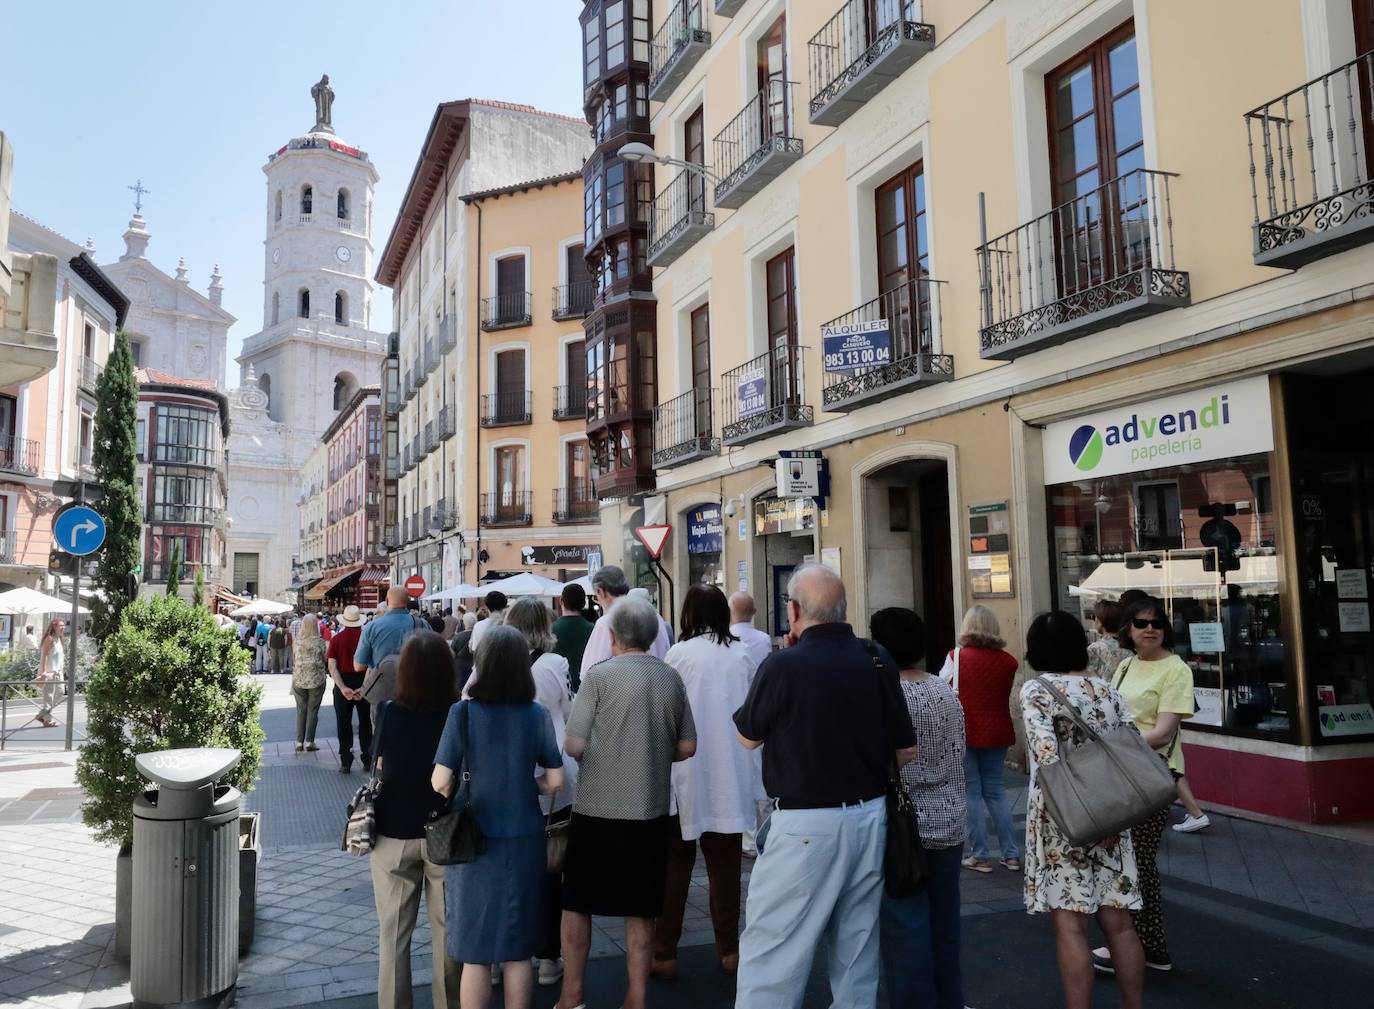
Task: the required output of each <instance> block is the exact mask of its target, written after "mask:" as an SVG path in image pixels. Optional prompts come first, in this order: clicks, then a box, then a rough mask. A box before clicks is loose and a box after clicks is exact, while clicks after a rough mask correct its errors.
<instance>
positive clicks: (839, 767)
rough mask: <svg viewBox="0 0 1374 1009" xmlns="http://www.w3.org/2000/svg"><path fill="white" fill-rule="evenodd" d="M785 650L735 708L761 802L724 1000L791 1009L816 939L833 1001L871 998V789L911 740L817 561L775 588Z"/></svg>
mask: <svg viewBox="0 0 1374 1009" xmlns="http://www.w3.org/2000/svg"><path fill="white" fill-rule="evenodd" d="M787 594H788V596H789V597H790V598H789V600H788V604H787V615H788V619H789V621H790V624H791V630H790V631H789V633H788V635H787V644H788V645H789V647H787V648H785V649H783V650H782V651H780V652H774V653H773V654H772V655H770V656H769V657H768V658H767V659H765V660H764V663H763V665H762V666H760V667H759V671H758V675H757V676H755V678H754V683H753V686H752V687H751V688H750V690H749V696H748V697H747V698H746V699H745V702H744V706H743V707H741V708H740V709H739V711H737V712H735V727H736V728H737V729H738V730H739V738H740V742H741V743H743V744H744V745H745V746H747V747H749V748H750V749H755V748H757V747H759V746H763V744H764V743H767V744H768V745H767V746H765V747H764V750H763V783H764V788H765V789H766V790H767V792H768V795H769V797H770V798H771V799H772V800H773V802H774V806H775V808H774V810H773V813H772V815H771V817H770V818H769V822H768V827H767V834H766V837H764V838H761V840H760V844H759V860H758V864H757V865H756V866H755V868H754V872H753V875H752V876H751V878H750V881H749V899H748V905H747V907H748V914H747V917H748V924H747V926H746V927H745V931H744V935H743V937H742V938H741V941H740V965H739V982H738V985H737V988H736V996H735V1005H736V1006H737V1007H741V1009H744V1007H754V1006H774V1005H779V1006H782V1005H797V1004H799V1003H800V1001H801V998H802V990H803V988H804V987H805V984H806V979H807V975H808V974H809V972H810V965H811V960H812V957H813V955H814V953H815V949H816V945H817V943H818V942H819V940H820V939H821V938H822V937H825V938H827V939H828V941H829V945H830V964H831V977H830V991H831V999H832V1001H833V1002H834V1004H835V1005H837V1006H849V1005H874V1004H876V1001H877V997H878V911H879V906H880V903H881V899H882V888H883V850H884V846H885V844H886V827H887V810H886V804H885V798H884V797H885V794H886V790H887V782H888V778H889V776H890V773H891V770H892V768H893V766H894V761H895V762H896V763H897V764H904V763H906V762H907V761H909V760H910V759H911V758H912V757H913V756H914V755H915V746H916V738H915V733H914V732H913V731H912V728H911V720H910V718H909V717H908V715H907V710H906V702H905V701H904V700H903V698H902V690H901V686H900V684H899V679H898V674H897V667H896V666H895V665H894V664H893V662H892V660H891V658H890V657H889V656H888V655H887V654H886V652H885V651H883V650H882V649H879V648H877V647H876V646H874V645H871V644H869V643H867V642H865V641H861V640H860V639H858V638H857V637H855V636H854V631H853V629H852V628H851V627H850V626H849V624H847V623H846V622H845V615H846V613H845V593H844V583H843V582H841V581H840V578H839V576H838V575H837V574H835V572H833V571H831V570H830V569H829V568H825V567H821V566H819V565H814V564H808V565H803V566H802V567H800V568H798V569H797V570H796V572H795V573H794V574H793V575H792V578H791V580H790V581H789V582H788V583H787Z"/></svg>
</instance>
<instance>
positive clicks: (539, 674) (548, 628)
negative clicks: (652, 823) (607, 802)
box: [493, 596, 577, 987]
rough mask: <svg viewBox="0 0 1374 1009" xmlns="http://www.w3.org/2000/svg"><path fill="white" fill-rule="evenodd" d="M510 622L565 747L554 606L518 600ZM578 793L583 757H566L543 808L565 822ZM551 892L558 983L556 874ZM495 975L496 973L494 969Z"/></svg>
mask: <svg viewBox="0 0 1374 1009" xmlns="http://www.w3.org/2000/svg"><path fill="white" fill-rule="evenodd" d="M505 624H506V626H507V627H513V628H515V629H516V630H517V631H519V632H520V633H521V634H523V635H524V636H525V640H526V641H527V642H529V647H530V672H531V673H532V674H533V676H534V699H535V700H536V701H538V702H539V703H540V704H542V705H543V706H544V707H545V708H546V709H547V710H548V712H549V717H550V718H551V719H552V720H553V738H554V740H555V741H557V743H558V748H559V749H560V750H561V749H562V748H563V737H564V735H565V733H566V730H565V727H566V726H567V724H568V716H569V715H571V714H572V691H571V689H570V688H569V684H568V660H567V659H565V658H563V656H561V655H555V654H554V652H553V648H554V644H555V641H554V636H553V625H552V623H551V622H550V616H549V608H548V606H547V605H546V604H545V603H544V601H543V600H541V599H538V598H536V597H534V596H526V597H524V598H522V599H517V600H516V601H515V603H514V604H513V605H512V606H511V607H510V609H508V610H506V618H505ZM576 793H577V761H576V760H574V759H573V758H572V757H569V756H567V755H566V754H565V755H564V756H563V787H562V788H560V789H559V790H558V792H557V793H556V794H554V795H551V796H549V795H541V796H540V797H539V805H540V808H542V809H543V811H544V815H545V816H548V815H549V812H550V810H552V812H553V815H552V817H551V818H550V822H552V823H561V822H563V821H565V820H567V819H568V818H569V817H570V816H571V815H572V803H573V797H574V796H575V795H576ZM547 878H548V887H547V889H546V891H545V893H546V901H545V905H546V907H545V914H546V920H545V929H544V940H543V942H542V943H541V945H540V948H539V951H538V953H537V955H536V959H537V961H538V963H537V968H538V973H537V979H538V981H539V984H540V985H542V986H545V987H547V986H549V985H554V984H557V983H558V982H559V981H560V980H561V979H562V977H563V952H562V942H561V939H560V936H559V926H560V923H561V920H562V916H563V910H562V908H563V901H562V890H563V879H562V877H561V876H560V875H558V874H556V873H550V874H549V876H548V877H547ZM493 976H495V975H494V974H493Z"/></svg>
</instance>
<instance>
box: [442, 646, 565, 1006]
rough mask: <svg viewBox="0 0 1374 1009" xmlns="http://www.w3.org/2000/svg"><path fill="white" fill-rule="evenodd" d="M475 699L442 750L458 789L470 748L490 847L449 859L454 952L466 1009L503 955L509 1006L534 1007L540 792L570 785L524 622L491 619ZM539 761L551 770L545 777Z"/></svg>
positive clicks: (447, 729)
mask: <svg viewBox="0 0 1374 1009" xmlns="http://www.w3.org/2000/svg"><path fill="white" fill-rule="evenodd" d="M475 660H476V661H475V666H476V674H475V675H474V677H473V679H472V681H471V682H470V683H469V685H468V700H464V701H459V702H458V703H457V704H455V705H454V706H453V707H452V708H451V709H450V711H449V715H448V722H447V724H446V725H445V726H444V734H443V736H442V738H441V739H440V740H439V749H438V752H437V753H436V754H435V756H434V764H435V766H434V774H433V778H432V784H433V786H434V790H435V791H436V792H439V793H441V794H443V795H446V796H447V795H452V794H453V790H454V786H455V785H456V776H457V773H458V769H459V768H460V767H462V764H463V756H464V734H463V729H462V724H461V722H462V719H463V714H464V712H466V716H467V719H466V720H467V730H466V745H467V772H468V775H469V776H470V778H471V781H470V783H469V788H470V796H471V800H472V808H473V811H474V813H475V815H476V817H477V824H478V826H479V827H480V828H481V831H482V836H483V838H484V839H485V841H486V846H485V848H484V850H483V851H482V853H481V854H480V855H478V856H477V858H476V859H475V860H474V861H472V862H468V863H466V864H463V865H450V866H447V867H446V875H445V883H444V906H445V915H444V917H445V919H446V923H447V926H448V955H449V956H450V957H452V958H453V959H454V960H457V961H459V962H461V963H462V964H463V977H462V981H461V983H460V991H461V997H462V1006H463V1009H486V1006H487V1004H488V1003H489V1001H490V999H491V972H490V969H489V965H491V964H500V965H501V968H502V973H503V975H504V980H505V994H506V1009H526V1007H527V1006H528V1005H529V1003H530V997H531V994H532V992H533V987H534V974H533V970H532V968H531V966H530V958H531V957H533V956H534V954H535V951H536V950H537V949H538V948H539V945H540V942H541V940H542V939H543V928H544V919H545V913H544V900H545V880H544V874H545V872H546V864H547V854H546V844H545V840H544V816H543V814H542V813H541V811H540V808H539V796H540V795H541V794H544V795H551V794H553V792H555V791H556V790H557V789H558V788H560V787H561V786H562V784H563V757H562V755H561V754H560V753H559V750H558V743H557V742H556V741H555V739H554V733H553V722H552V721H551V720H550V718H549V713H548V710H547V709H546V708H544V706H543V705H541V704H537V703H536V702H535V699H534V677H533V675H532V674H531V672H530V653H529V645H528V643H527V642H526V641H525V637H524V635H523V634H521V633H520V632H519V631H517V630H515V629H514V628H510V627H503V626H497V627H493V628H491V629H490V630H489V631H488V632H487V633H486V635H485V636H484V637H483V638H482V642H481V644H479V645H478V646H477V653H476V656H475ZM536 767H542V768H544V769H545V771H544V774H543V776H542V777H539V778H535V777H534V770H535V768H536Z"/></svg>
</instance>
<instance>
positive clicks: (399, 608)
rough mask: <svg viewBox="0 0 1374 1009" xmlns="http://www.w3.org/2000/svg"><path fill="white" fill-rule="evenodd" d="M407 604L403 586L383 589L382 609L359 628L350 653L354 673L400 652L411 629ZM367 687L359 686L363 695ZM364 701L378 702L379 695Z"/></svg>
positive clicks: (366, 670)
mask: <svg viewBox="0 0 1374 1009" xmlns="http://www.w3.org/2000/svg"><path fill="white" fill-rule="evenodd" d="M409 605H410V597H409V596H408V595H406V590H405V589H403V588H401V587H400V586H399V585H395V586H392V587H391V588H390V589H388V590H387V593H386V612H385V613H383V614H382V615H381V616H380V617H374V618H373V619H372V620H371V621H370V622H369V623H368V624H367V626H366V627H364V628H363V635H362V637H361V638H359V639H358V650H357V652H355V653H354V655H353V671H354V673H355V674H359V673H361V674H366V673H367V672H368V670H369V669H375V668H376V667H377V666H380V665H381V664H382V661H383V660H384V659H386V658H387V657H388V656H391V655H397V654H399V653H400V651H401V645H402V644H403V643H404V642H405V639H406V638H408V637H409V636H410V634H411V632H412V631H414V630H415V617H414V616H412V615H411V612H410V609H409ZM374 680H375V677H374ZM368 690H369V687H368V686H364V687H363V693H364V694H367V693H368ZM368 700H369V701H372V703H374V704H378V703H380V702H381V698H373V697H368Z"/></svg>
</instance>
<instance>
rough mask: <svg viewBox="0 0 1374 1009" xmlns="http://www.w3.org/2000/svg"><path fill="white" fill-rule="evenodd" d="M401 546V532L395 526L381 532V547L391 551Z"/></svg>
mask: <svg viewBox="0 0 1374 1009" xmlns="http://www.w3.org/2000/svg"><path fill="white" fill-rule="evenodd" d="M400 545H401V530H400V528H399V527H397V526H387V528H386V529H385V530H384V531H383V532H382V546H384V547H386V549H388V550H391V549H394V548H395V547H398V546H400Z"/></svg>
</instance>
